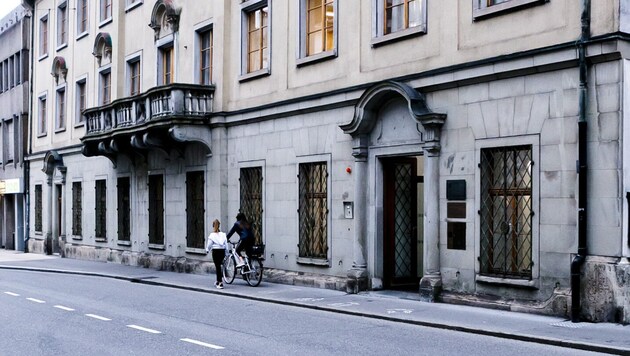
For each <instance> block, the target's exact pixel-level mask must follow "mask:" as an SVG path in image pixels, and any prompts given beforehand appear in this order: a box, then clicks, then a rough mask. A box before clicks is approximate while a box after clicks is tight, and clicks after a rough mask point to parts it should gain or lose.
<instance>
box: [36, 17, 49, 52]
mask: <svg viewBox="0 0 630 356" xmlns="http://www.w3.org/2000/svg"><path fill="white" fill-rule="evenodd" d="M49 39H50V24H49V17H48V14H46V15H44V16H42V17H40V18H39V46H38V47H39V58H38V60H40V61H41V60H42V59H44V58H46V57H48V51H49V47H50V41H49Z"/></svg>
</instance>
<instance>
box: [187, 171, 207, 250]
mask: <svg viewBox="0 0 630 356" xmlns="http://www.w3.org/2000/svg"><path fill="white" fill-rule="evenodd" d="M193 175H196V176H198V177H199V176H200V177H201V185H200V188H201V189H202V193H201V195H202V197H201V199H199V198H198V197H197V199H195V198H194V197H191V194H190V193H191V188H195V187H193V186H192V183H191V181H190V179H191V178H192V176H193ZM206 181H207V177H206V171H205V169H203V168H201V169H189V170H187V171H186V182H185V190H186V198H185V205H186V252H193V253H204V252H205V250H204V249H205V245H204V243H205V237H206V224H205V221H206V205H205V202H206V196H207V188H206ZM191 198H192V199H191ZM198 201H201V209H202V218H201V219H199V216H198V215H197V216H196V217H197V218H196V219H194V217H195V216H194V215H193V220H197V221H198V222H199V223H200V224H201V227H200V229H198V230H201V234H200V235H199V236H197V238H198V240H196V242H197V243H199V242H200V244H199V245H198V247H195V246H191V241H192V242H194V241H193V240H191V239H190V238H189V237H190V233H191V231H193V232H194V230H195V229H194V226H191V219H190V218H189V216H188V214H190V213H191V210H192V208H194V205H195V202H198ZM197 232H199V231H197Z"/></svg>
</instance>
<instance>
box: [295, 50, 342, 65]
mask: <svg viewBox="0 0 630 356" xmlns="http://www.w3.org/2000/svg"><path fill="white" fill-rule="evenodd" d="M333 58H337V51H336V50H332V51H327V52H321V53H317V54H314V55H312V56H308V57H303V58H298V59H297V60H296V61H295V64H296V65H297V66H298V67H301V66H305V65H308V64H313V63H317V62H321V61H324V60H327V59H333Z"/></svg>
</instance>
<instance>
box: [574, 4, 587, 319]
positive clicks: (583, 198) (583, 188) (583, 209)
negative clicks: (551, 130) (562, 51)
mask: <svg viewBox="0 0 630 356" xmlns="http://www.w3.org/2000/svg"><path fill="white" fill-rule="evenodd" d="M581 23H582V33H581V35H580V39H579V40H578V42H577V47H578V55H579V58H578V61H579V67H580V89H579V93H580V101H579V105H580V107H579V111H580V113H579V119H578V164H577V169H578V177H579V180H578V252H577V255H576V256H575V257H574V258H573V261H572V262H571V321H572V322H574V323H577V322H579V321H580V312H581V310H582V308H581V304H580V298H581V295H580V280H581V278H580V277H581V273H580V271H581V269H582V265H583V264H584V262H585V260H586V255H587V253H588V251H587V247H586V231H587V207H588V196H587V176H588V157H587V150H586V145H587V142H586V131H587V125H586V124H587V122H586V115H587V112H588V110H587V109H588V63H587V61H586V42H587V41H588V40H589V39H590V37H591V1H590V0H582V16H581Z"/></svg>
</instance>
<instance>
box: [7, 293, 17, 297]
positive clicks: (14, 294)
mask: <svg viewBox="0 0 630 356" xmlns="http://www.w3.org/2000/svg"><path fill="white" fill-rule="evenodd" d="M4 294H8V295H10V296H12V297H19V296H20V295H19V294H17V293H13V292H4Z"/></svg>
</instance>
